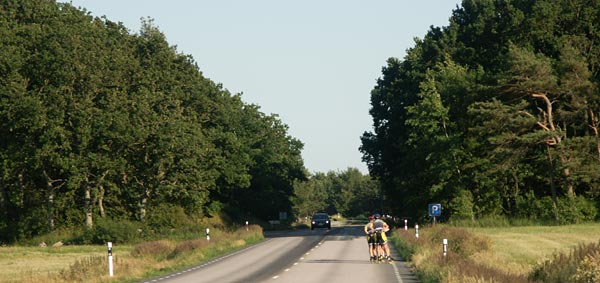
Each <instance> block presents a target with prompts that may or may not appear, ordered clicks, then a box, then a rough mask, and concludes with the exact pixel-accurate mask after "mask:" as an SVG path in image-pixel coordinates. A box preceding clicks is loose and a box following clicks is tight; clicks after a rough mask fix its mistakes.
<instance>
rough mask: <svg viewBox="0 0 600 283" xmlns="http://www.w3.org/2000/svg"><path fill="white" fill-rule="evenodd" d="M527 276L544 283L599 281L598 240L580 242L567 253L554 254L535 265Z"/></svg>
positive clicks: (599, 255)
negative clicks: (588, 242) (596, 241)
mask: <svg viewBox="0 0 600 283" xmlns="http://www.w3.org/2000/svg"><path fill="white" fill-rule="evenodd" d="M529 277H530V279H531V280H532V281H535V282H545V283H555V282H556V283H561V282H600V281H599V280H600V242H599V243H591V244H581V245H579V246H577V247H575V248H574V249H573V250H571V252H570V253H569V254H565V253H560V254H555V255H554V256H553V258H552V259H551V260H547V261H545V262H543V263H541V264H539V265H538V266H536V267H535V268H534V269H533V271H532V273H531V275H530V276H529Z"/></svg>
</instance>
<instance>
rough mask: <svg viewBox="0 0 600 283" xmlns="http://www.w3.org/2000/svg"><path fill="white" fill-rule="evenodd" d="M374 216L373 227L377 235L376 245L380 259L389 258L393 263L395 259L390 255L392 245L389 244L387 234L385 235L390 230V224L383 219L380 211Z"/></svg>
mask: <svg viewBox="0 0 600 283" xmlns="http://www.w3.org/2000/svg"><path fill="white" fill-rule="evenodd" d="M373 218H375V220H373V228H374V230H375V235H376V239H375V245H376V248H377V250H378V252H377V254H378V256H379V257H378V261H380V262H382V261H384V260H387V261H388V262H390V263H391V262H392V261H393V260H392V258H391V257H390V247H389V246H388V244H387V236H386V235H385V232H387V231H389V230H390V226H389V225H388V224H387V223H385V221H383V220H382V219H381V215H379V214H378V213H376V214H375V215H373Z"/></svg>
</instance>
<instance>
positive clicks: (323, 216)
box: [313, 214, 329, 219]
mask: <svg viewBox="0 0 600 283" xmlns="http://www.w3.org/2000/svg"><path fill="white" fill-rule="evenodd" d="M327 218H329V217H328V216H327V214H315V215H314V216H313V219H327Z"/></svg>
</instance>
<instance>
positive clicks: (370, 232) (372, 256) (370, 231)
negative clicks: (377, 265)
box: [365, 215, 377, 262]
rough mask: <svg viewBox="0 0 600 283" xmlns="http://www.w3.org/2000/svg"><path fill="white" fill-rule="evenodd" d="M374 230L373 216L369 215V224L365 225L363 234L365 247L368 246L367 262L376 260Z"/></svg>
mask: <svg viewBox="0 0 600 283" xmlns="http://www.w3.org/2000/svg"><path fill="white" fill-rule="evenodd" d="M374 233H375V229H374V228H373V216H372V215H369V223H367V224H366V225H365V234H367V245H368V246H369V260H370V261H371V262H374V261H375V260H377V253H376V252H377V250H376V246H375V235H374Z"/></svg>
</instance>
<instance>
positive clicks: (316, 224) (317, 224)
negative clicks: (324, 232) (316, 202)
mask: <svg viewBox="0 0 600 283" xmlns="http://www.w3.org/2000/svg"><path fill="white" fill-rule="evenodd" d="M315 228H327V229H331V220H330V219H329V215H327V213H315V214H314V215H313V217H312V221H311V222H310V230H314V229H315Z"/></svg>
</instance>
